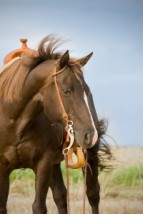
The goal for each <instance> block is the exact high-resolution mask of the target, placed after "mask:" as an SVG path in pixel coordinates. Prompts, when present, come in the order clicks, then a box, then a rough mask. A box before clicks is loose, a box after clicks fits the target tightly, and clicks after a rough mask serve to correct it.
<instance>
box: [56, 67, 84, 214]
mask: <svg viewBox="0 0 143 214" xmlns="http://www.w3.org/2000/svg"><path fill="white" fill-rule="evenodd" d="M64 69H65V67H64V68H62V69H61V70H59V71H57V66H56V67H55V70H54V73H53V77H54V83H55V87H56V92H57V95H58V100H59V103H60V106H61V109H62V113H63V114H62V118H63V120H64V121H65V122H66V133H67V135H66V142H65V145H66V146H67V144H69V146H67V147H66V148H64V149H63V155H64V160H65V168H66V178H67V179H66V182H67V210H68V214H70V195H69V167H70V168H73V169H74V168H81V167H82V168H84V193H83V214H85V196H86V177H87V156H86V160H85V159H84V155H83V152H82V148H80V147H78V149H77V147H75V145H73V143H74V132H73V127H72V126H73V122H72V121H70V120H69V117H68V114H67V112H66V109H65V106H64V104H63V100H62V97H61V94H60V91H59V87H58V83H57V75H58V74H60V73H62V72H63V71H64ZM72 138H73V139H72ZM69 141H70V143H69ZM71 141H72V142H71ZM72 146H73V147H72ZM73 148H75V150H76V151H77V154H78V153H80V157H82V158H80V159H81V160H78V163H77V164H75V165H72V164H71V166H70V165H69V160H68V157H71V156H72V151H73ZM68 154H69V156H68Z"/></svg>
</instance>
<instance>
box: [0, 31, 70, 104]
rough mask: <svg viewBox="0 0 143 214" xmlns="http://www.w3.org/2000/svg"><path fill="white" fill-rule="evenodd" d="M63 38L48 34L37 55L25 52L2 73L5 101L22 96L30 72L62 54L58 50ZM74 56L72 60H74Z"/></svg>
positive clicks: (0, 85)
mask: <svg viewBox="0 0 143 214" xmlns="http://www.w3.org/2000/svg"><path fill="white" fill-rule="evenodd" d="M62 43H63V42H62V40H61V39H59V38H57V37H55V36H53V35H48V36H46V37H45V38H43V39H42V41H41V42H40V44H39V46H38V51H37V56H34V55H33V56H32V55H31V54H29V53H24V54H22V56H21V57H20V59H19V60H16V61H15V62H14V63H12V64H10V66H8V67H6V69H5V70H4V71H3V72H2V73H1V74H0V96H1V97H2V98H3V100H4V101H5V102H12V101H13V100H17V99H18V98H19V97H20V93H21V91H22V88H23V86H24V83H25V80H26V78H27V76H28V74H29V73H30V72H31V70H32V69H34V68H35V67H36V66H38V65H39V64H40V63H42V62H43V61H45V60H57V59H59V58H60V57H61V56H62V53H61V52H56V50H57V48H59V46H61V44H62ZM73 61H74V60H73V58H72V59H71V62H73Z"/></svg>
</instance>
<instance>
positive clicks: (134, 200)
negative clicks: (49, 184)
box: [8, 147, 143, 214]
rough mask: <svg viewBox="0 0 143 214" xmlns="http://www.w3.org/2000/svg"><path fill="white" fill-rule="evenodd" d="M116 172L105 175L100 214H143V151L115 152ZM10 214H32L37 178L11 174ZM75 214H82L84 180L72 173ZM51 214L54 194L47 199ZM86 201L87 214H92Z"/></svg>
mask: <svg viewBox="0 0 143 214" xmlns="http://www.w3.org/2000/svg"><path fill="white" fill-rule="evenodd" d="M112 152H113V154H114V157H115V158H116V160H115V161H112V164H113V170H112V171H110V172H101V173H100V175H99V181H100V186H101V202H100V214H143V148H135V147H134V148H133V147H124V148H112ZM10 179H11V187H10V195H9V200H8V214H19V213H21V214H31V213H32V211H31V204H32V202H33V199H34V174H33V172H32V171H31V170H16V171H14V172H13V173H12V174H11V178H10ZM70 181H71V185H70V199H71V202H70V206H71V214H73V213H76V214H82V194H83V179H82V172H81V170H71V171H70ZM47 206H48V211H49V212H48V213H49V214H57V210H56V207H55V204H54V202H53V199H52V194H51V192H50V191H49V193H48V196H47ZM90 213H91V210H90V206H89V204H88V201H86V214H90Z"/></svg>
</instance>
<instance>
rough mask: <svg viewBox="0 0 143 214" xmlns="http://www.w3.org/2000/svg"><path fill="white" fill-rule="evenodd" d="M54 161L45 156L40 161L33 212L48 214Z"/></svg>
mask: <svg viewBox="0 0 143 214" xmlns="http://www.w3.org/2000/svg"><path fill="white" fill-rule="evenodd" d="M52 167H53V165H52V161H51V160H50V159H48V158H47V156H46V155H45V157H44V158H43V159H42V160H40V161H39V163H38V166H37V168H36V169H34V171H35V175H36V180H35V192H36V193H35V200H34V203H33V206H32V208H33V214H46V213H47V208H46V196H47V192H48V187H49V184H50V180H51V174H52Z"/></svg>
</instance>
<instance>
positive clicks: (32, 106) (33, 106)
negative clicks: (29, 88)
mask: <svg viewBox="0 0 143 214" xmlns="http://www.w3.org/2000/svg"><path fill="white" fill-rule="evenodd" d="M42 111H43V104H42V95H41V94H37V95H36V96H35V97H34V98H33V99H32V100H31V101H30V102H29V103H28V104H27V105H26V107H25V109H24V110H23V112H22V113H21V115H20V117H18V119H17V127H18V128H17V133H18V135H21V133H22V131H23V130H24V128H25V127H26V126H27V124H28V123H29V122H30V121H31V120H33V119H34V118H36V116H37V115H39V114H40V113H41V112H42Z"/></svg>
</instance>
